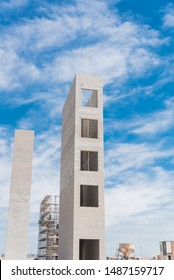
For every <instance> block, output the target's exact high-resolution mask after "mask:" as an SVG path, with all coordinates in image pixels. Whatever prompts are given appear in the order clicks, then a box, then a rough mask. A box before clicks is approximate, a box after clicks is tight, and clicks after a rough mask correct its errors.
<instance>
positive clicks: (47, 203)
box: [37, 195, 59, 260]
mask: <svg viewBox="0 0 174 280" xmlns="http://www.w3.org/2000/svg"><path fill="white" fill-rule="evenodd" d="M58 240H59V196H51V195H46V196H45V198H44V199H43V200H42V202H41V205H40V219H39V238H38V253H37V259H39V260H57V259H58Z"/></svg>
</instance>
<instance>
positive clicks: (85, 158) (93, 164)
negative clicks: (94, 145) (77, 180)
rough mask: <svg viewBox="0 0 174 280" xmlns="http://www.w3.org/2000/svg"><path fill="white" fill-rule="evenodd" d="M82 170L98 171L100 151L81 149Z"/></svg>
mask: <svg viewBox="0 0 174 280" xmlns="http://www.w3.org/2000/svg"><path fill="white" fill-rule="evenodd" d="M81 170H84V171H98V152H89V151H81Z"/></svg>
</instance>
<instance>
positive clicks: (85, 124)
mask: <svg viewBox="0 0 174 280" xmlns="http://www.w3.org/2000/svg"><path fill="white" fill-rule="evenodd" d="M81 137H86V138H98V121H97V120H88V119H81Z"/></svg>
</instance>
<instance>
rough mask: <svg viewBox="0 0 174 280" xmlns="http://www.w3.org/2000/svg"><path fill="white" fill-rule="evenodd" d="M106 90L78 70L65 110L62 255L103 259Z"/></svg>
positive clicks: (62, 169)
mask: <svg viewBox="0 0 174 280" xmlns="http://www.w3.org/2000/svg"><path fill="white" fill-rule="evenodd" d="M103 158H104V156H103V92H102V80H101V78H100V77H97V76H84V75H76V77H75V79H74V81H73V83H72V86H71V89H70V91H69V95H68V97H67V100H66V102H65V104H64V107H63V112H62V148H61V172H60V173H61V174H60V223H59V224H60V231H59V259H61V260H66V259H69V260H98V259H104V256H105V254H104V159H103Z"/></svg>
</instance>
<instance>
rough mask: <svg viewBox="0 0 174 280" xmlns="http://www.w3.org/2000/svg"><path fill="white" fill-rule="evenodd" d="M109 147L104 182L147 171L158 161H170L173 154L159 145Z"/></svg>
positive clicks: (124, 144) (132, 144) (117, 145)
mask: <svg viewBox="0 0 174 280" xmlns="http://www.w3.org/2000/svg"><path fill="white" fill-rule="evenodd" d="M111 147H112V149H111V148H110V149H109V150H108V151H107V152H106V156H105V165H106V169H105V170H106V171H105V178H106V180H107V179H109V180H111V178H112V177H113V178H114V180H118V179H120V180H121V179H124V177H125V176H127V175H129V176H130V177H132V175H133V174H134V172H136V171H137V170H139V169H146V170H148V168H149V167H151V166H152V165H154V164H155V162H156V161H157V160H158V159H164V158H165V159H166V158H168V159H170V158H172V157H173V154H174V150H173V149H168V150H165V149H163V147H162V145H161V144H160V143H158V144H156V145H154V144H145V143H139V144H134V143H130V144H129V143H123V144H116V145H111ZM147 172H148V171H147ZM126 174H127V175H126Z"/></svg>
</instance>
